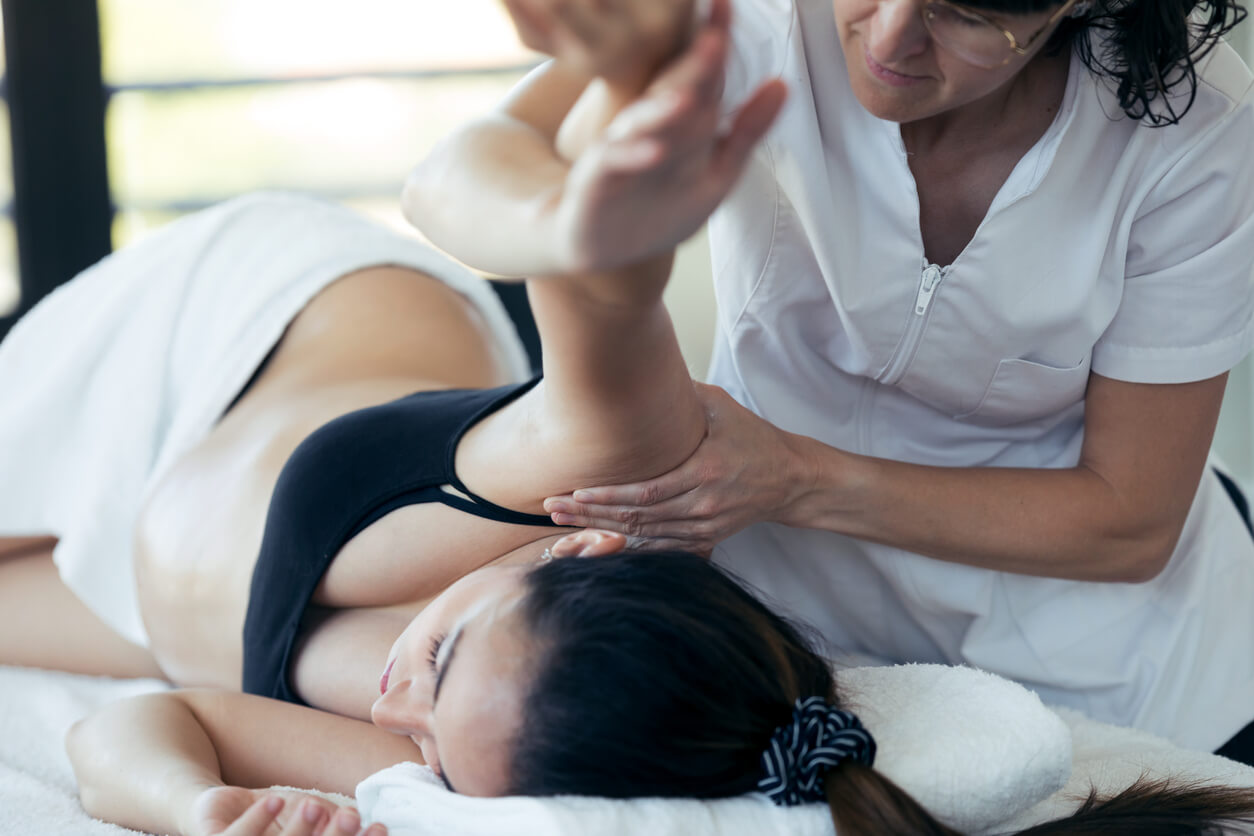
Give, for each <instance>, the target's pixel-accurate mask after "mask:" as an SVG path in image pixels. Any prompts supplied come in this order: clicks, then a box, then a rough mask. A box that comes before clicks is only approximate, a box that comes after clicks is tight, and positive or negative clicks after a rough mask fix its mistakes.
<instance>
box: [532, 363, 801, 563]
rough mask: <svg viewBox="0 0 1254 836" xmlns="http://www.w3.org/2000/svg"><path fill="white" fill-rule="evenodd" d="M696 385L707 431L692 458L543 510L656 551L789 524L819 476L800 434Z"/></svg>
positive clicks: (549, 503)
mask: <svg viewBox="0 0 1254 836" xmlns="http://www.w3.org/2000/svg"><path fill="white" fill-rule="evenodd" d="M695 385H696V386H697V392H698V395H699V396H700V398H701V401H702V403H703V405H704V406H705V409H706V415H707V420H708V423H709V430H708V432H707V435H706V438H705V440H704V441H702V443H701V445H700V446H699V447H698V448H697V449H696V451H695V452H694V453H693V454H692V456H690V457H689V458H688V460H687V461H686V462H684V463H683V464H682V465H680V466H679V467H678V468H676V469H675V470H672V471H671V472H670V473H667V474H665V475H663V476H660V477H658V478H656V479H653V480H650V481H648V482H638V483H634V484H630V485H616V486H610V487H595V488H587V489H582V490H578V491H575V493H574V494H572V495H569V496H560V497H550V498H549V499H547V500H546V501H545V503H544V508H545V510H546V511H548V512H549V513H550V514H551V515H552V518H553V521H554V522H556V523H558V524H561V525H574V526H584V527H591V528H604V529H609V530H612V531H621V532H623V533H625V534H628V535H630V536H634V537H648V538H650V541H651V542H650V544H649V547H650V548H651V549H683V550H685V551H694V552H698V553H708V552H709V551H710V550H712V549H713V548H714V546H715V545H716V544H718V543H719V542H720V541H721V540H724V539H726V538H727V537H730V536H731V535H732V534H735V533H736V532H737V531H740V530H741V529H742V528H745V527H746V526H748V525H751V524H753V523H755V522H764V521H774V522H785V523H786V522H789V519H788V516H789V510H790V508H792V507H793V506H794V505H795V504H797V503H798V502H799V501H800V500H801V498H802V497H803V496H805V495H806V493H807V492H808V491H809V490H810V485H811V483H812V481H813V478H812V474H811V473H810V471H811V468H812V464H813V462H812V461H809V460H808V459H807V457H806V454H805V445H804V444H803V443H798V442H799V441H800V440H801V437H800V436H796V435H793V434H791V433H787V432H784V431H783V430H781V429H779V428H778V427H776V426H774V425H773V424H771V423H770V422H768V421H766V420H764V419H762V418H760V417H759V416H757V415H755V414H754V413H753V412H751V411H749V410H748V409H745V408H744V407H743V406H741V405H740V404H739V403H737V402H736V401H735V400H734V399H733V398H732V397H731V396H730V395H728V394H727V393H726V392H725V391H724V390H723V389H721V388H720V387H718V386H710V385H707V384H695Z"/></svg>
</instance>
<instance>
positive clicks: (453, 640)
mask: <svg viewBox="0 0 1254 836" xmlns="http://www.w3.org/2000/svg"><path fill="white" fill-rule="evenodd" d="M464 628H465V624H460V625H458V627H457V629H456V630H454V631H453V634H452V635H451V636H449V637H448V638H447V639H446V640H445V642H444V643H445V646H446V647H447V648H448V649H447V650H445V651H444V664H443V665H441V666H440V669H439V670H438V671H436V674H435V693H434V694H432V695H431V713H432V714H435V706H436V704H437V703H438V702H439V700H440V686H441V685H443V684H444V677H445V676H446V675H447V674H448V669H449V666H450V665H452V664H453V654H454V653H456V652H457V642H458V641H460V640H461V637H462V633H464V632H465V629H464ZM436 777H437V778H439V779H440V782H441V783H442V784H444V786H445V788H446V789H447V790H448V791H449V792H457V790H456V789H455V788H454V787H453V784H452V782H451V781H449V779H448V776H447V775H445V774H444V767H443V766H441V767H440V770H439V771H438V772H436Z"/></svg>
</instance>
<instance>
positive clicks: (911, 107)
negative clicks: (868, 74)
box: [851, 68, 943, 124]
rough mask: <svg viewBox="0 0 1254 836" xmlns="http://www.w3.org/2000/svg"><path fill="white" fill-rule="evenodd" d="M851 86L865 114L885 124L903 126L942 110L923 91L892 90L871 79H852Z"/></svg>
mask: <svg viewBox="0 0 1254 836" xmlns="http://www.w3.org/2000/svg"><path fill="white" fill-rule="evenodd" d="M851 71H852V68H851ZM851 86H852V87H853V93H854V95H855V96H857V97H858V103H859V104H861V105H862V107H863V108H864V109H865V110H866V112H867V113H870V114H871V115H872V116H874V117H875V118H876V119H883V120H885V121H886V122H898V123H901V124H905V123H907V122H914V121H917V120H919V119H926V118H927V117H928V116H935V115H936V114H937V113H939V112H941V110H943V108H941V107H938V106H937V105H936V104H935V102H934V101H932V97H930V96H928V95H927V94H926V92H924V91H917V92H916V91H912V90H892V89H888V88H885V87H883V86H881V85H880V84H878V83H876V82H875V81H874V80H873V79H866V78H859V77H856V76H854V77H852V85H851Z"/></svg>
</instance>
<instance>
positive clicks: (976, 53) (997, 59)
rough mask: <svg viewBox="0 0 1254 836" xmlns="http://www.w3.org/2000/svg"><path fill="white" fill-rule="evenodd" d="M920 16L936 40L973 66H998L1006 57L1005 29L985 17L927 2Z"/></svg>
mask: <svg viewBox="0 0 1254 836" xmlns="http://www.w3.org/2000/svg"><path fill="white" fill-rule="evenodd" d="M923 19H924V21H926V22H927V28H928V31H929V32H931V34H932V37H933V38H934V39H935V40H936V42H937V43H938V44H940V45H941V46H943V47H944V48H945V49H947V50H949V51H950V52H952V53H954V54H955V55H957V56H958V57H959V58H962V59H963V60H964V61H969V62H970V63H972V64H974V65H976V66H977V67H984V68H992V67H999V66H1001V65H1002V64H1004V63H1006V60H1007V59H1008V58H1009V57H1010V53H1011V46H1010V41H1009V40H1008V39H1007V38H1006V33H1005V32H1003V31H1002V30H1001V28H1000V27H998V26H995V25H993V24H992V23H991V22H989V21H987V20H982V19H981V18H978V17H974V16H972V15H968V14H964V13H963V12H962V11H961V10H960V9H957V8H955V7H953V6H950V5H948V4H945V3H928V4H927V6H926V7H925V9H924V13H923Z"/></svg>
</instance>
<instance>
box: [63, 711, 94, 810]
mask: <svg viewBox="0 0 1254 836" xmlns="http://www.w3.org/2000/svg"><path fill="white" fill-rule="evenodd" d="M92 725H93V723H92V717H90V716H89V717H84V718H83V719H81V720H79V721H78V722H76V723H75V724H74V725H72V726H70V730H69V731H68V732H66V733H65V753H66V755H68V756H69V759H70V766H71V768H72V769H73V770H74V777H75V779H76V780H77V781H78V797H79V801H80V802H81V803H82V805H83V809H84V810H86V811H87V814H88V815H90V816H92V817H94V818H99V817H100V816H99V807H100V801H101V800H102V799H101V795H100V793H99V792H97V790H96V787H95V785H94V783H93V781H92V779H91V776H92V772H91V769H90V767H89V760H90V757H91V752H92V744H91V737H92Z"/></svg>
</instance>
